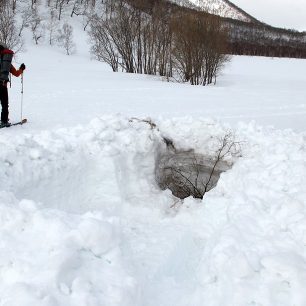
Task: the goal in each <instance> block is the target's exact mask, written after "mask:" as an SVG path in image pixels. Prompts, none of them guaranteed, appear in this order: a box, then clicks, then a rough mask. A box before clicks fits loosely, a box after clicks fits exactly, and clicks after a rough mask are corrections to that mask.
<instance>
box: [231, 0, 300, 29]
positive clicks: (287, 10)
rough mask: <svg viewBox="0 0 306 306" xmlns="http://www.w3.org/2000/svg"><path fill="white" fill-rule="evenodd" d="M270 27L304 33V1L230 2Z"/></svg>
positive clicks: (255, 0)
mask: <svg viewBox="0 0 306 306" xmlns="http://www.w3.org/2000/svg"><path fill="white" fill-rule="evenodd" d="M231 2H233V3H234V4H236V5H237V6H239V7H240V8H242V9H243V10H244V11H246V12H247V13H249V14H250V15H252V16H253V17H255V18H256V19H258V20H260V21H263V22H265V23H268V24H270V25H272V26H276V27H282V28H289V29H297V30H302V31H306V0H231Z"/></svg>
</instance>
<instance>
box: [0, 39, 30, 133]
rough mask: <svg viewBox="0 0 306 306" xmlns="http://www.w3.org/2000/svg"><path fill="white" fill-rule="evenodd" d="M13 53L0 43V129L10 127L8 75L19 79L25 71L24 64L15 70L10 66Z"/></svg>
mask: <svg viewBox="0 0 306 306" xmlns="http://www.w3.org/2000/svg"><path fill="white" fill-rule="evenodd" d="M13 55H14V52H13V51H11V50H9V49H8V47H7V46H6V45H5V44H4V43H1V42H0V56H1V58H0V101H1V106H2V111H1V127H5V126H10V123H9V118H8V115H9V102H8V90H7V83H8V82H9V74H10V73H11V74H12V75H14V76H15V77H19V76H20V75H21V74H22V73H23V71H24V70H25V68H26V67H25V64H21V65H20V67H19V69H18V70H17V69H16V68H15V67H14V66H13V65H12V59H13Z"/></svg>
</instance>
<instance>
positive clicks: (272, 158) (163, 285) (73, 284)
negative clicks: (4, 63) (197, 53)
mask: <svg viewBox="0 0 306 306" xmlns="http://www.w3.org/2000/svg"><path fill="white" fill-rule="evenodd" d="M156 123H157V125H158V127H159V130H158V131H157V130H151V129H150V126H149V125H147V124H145V123H141V122H137V121H134V122H131V121H129V120H128V119H126V118H122V117H118V116H109V117H103V118H100V119H95V120H93V121H92V122H91V123H90V124H89V125H88V126H78V127H75V128H65V129H58V130H56V131H53V132H51V131H45V132H40V133H38V134H29V133H25V134H20V135H17V134H16V135H13V134H12V133H10V132H9V131H7V132H5V133H2V134H1V135H0V145H1V148H2V150H1V153H0V164H1V170H2V171H1V173H0V184H1V185H0V186H1V187H0V210H1V212H0V224H1V225H0V237H1V239H0V241H1V244H0V245H1V247H0V254H1V256H0V305H3V306H4V305H5V306H7V305H18V306H28V305H31V306H36V305H37V306H38V305H39V306H41V305H48V306H51V305H52V306H53V305H63V306H64V305H97V306H98V305H99V306H101V305H107V306H112V305H124V306H144V305H146V306H151V305H152V306H153V305H155V306H156V305H159V306H170V305H177V306H187V305H192V306H202V305H203V304H205V305H211V306H212V305H232V306H240V305H241V306H245V305H254V306H255V305H256V306H259V305H286V306H287V305H304V304H305V303H306V294H305V293H304V290H303V287H302V286H303V283H304V282H305V281H306V250H305V243H306V223H305V216H306V206H305V198H306V187H305V186H306V176H305V172H306V154H305V151H306V136H305V135H303V134H295V133H293V132H291V131H289V130H287V131H277V130H273V129H263V128H258V127H257V126H256V125H255V124H248V125H243V124H240V125H239V126H238V127H237V129H236V131H234V132H235V135H236V139H237V140H238V141H241V146H242V151H241V157H239V158H238V159H236V160H230V162H234V165H233V167H232V168H231V169H230V170H229V171H227V172H225V173H223V174H222V175H221V178H220V181H219V183H218V185H217V187H216V188H215V189H213V190H212V191H211V192H209V193H208V194H207V195H206V196H205V198H204V200H203V201H199V200H194V199H192V198H188V199H186V200H185V201H184V202H181V201H178V200H177V199H175V198H174V197H173V196H172V195H171V193H170V192H169V191H161V190H159V189H158V187H157V184H156V182H155V179H154V170H155V160H156V157H157V155H158V154H159V153H160V151H162V150H164V149H165V148H164V144H163V143H162V141H161V135H163V136H166V137H169V138H171V139H173V140H174V141H175V144H176V147H178V148H181V149H190V148H193V149H195V151H196V152H198V153H205V154H213V152H214V151H215V150H216V149H217V148H218V141H217V138H218V137H220V136H223V135H224V134H225V133H226V132H227V131H228V129H229V128H228V127H227V126H222V125H220V124H219V123H218V122H216V121H213V120H207V119H197V120H195V119H194V118H181V119H169V120H157V121H156ZM20 131H21V128H20Z"/></svg>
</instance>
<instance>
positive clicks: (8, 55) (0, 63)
mask: <svg viewBox="0 0 306 306" xmlns="http://www.w3.org/2000/svg"><path fill="white" fill-rule="evenodd" d="M13 56H14V52H13V51H12V50H9V49H7V48H5V46H1V45H0V81H2V82H3V81H5V82H8V81H9V74H10V71H11V65H12V60H13Z"/></svg>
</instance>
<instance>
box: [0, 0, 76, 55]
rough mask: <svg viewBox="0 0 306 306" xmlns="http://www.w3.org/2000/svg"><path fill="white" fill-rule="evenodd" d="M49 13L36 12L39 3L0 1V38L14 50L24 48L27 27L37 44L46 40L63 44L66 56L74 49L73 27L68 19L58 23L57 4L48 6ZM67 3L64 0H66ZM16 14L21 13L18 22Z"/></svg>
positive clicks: (49, 1) (35, 1)
mask: <svg viewBox="0 0 306 306" xmlns="http://www.w3.org/2000/svg"><path fill="white" fill-rule="evenodd" d="M51 2H52V1H51V0H48V4H49V5H50V9H49V10H47V12H48V13H45V14H42V13H41V12H40V11H39V2H38V1H37V0H32V1H31V2H26V1H22V0H20V1H18V2H17V1H16V0H2V3H1V6H0V40H1V41H2V42H4V43H5V44H7V45H8V46H9V47H10V48H11V49H13V50H14V51H15V52H18V51H19V50H21V49H22V47H23V40H22V33H23V31H24V29H25V28H28V29H30V31H31V33H32V37H33V40H34V42H35V43H36V44H39V43H40V42H41V41H43V40H45V39H47V40H48V42H49V44H50V45H53V44H56V45H59V46H61V47H63V48H64V49H65V51H66V53H67V54H68V55H69V54H70V53H72V52H73V51H74V48H75V45H74V43H73V28H72V26H71V25H69V24H68V23H67V22H64V23H60V21H59V20H58V15H57V13H56V5H57V4H56V3H57V2H59V1H58V0H57V1H56V2H54V7H52V6H51ZM65 3H67V0H66V1H65ZM17 14H20V15H21V17H22V18H21V21H20V22H17Z"/></svg>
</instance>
